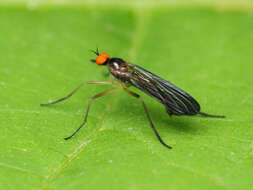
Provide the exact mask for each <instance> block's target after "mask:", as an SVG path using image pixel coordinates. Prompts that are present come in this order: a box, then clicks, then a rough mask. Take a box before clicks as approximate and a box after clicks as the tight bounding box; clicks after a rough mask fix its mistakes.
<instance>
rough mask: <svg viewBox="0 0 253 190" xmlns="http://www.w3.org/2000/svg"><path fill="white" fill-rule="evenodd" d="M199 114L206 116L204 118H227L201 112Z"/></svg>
mask: <svg viewBox="0 0 253 190" xmlns="http://www.w3.org/2000/svg"><path fill="white" fill-rule="evenodd" d="M199 114H200V115H202V116H204V117H216V118H226V116H225V115H211V114H208V113H203V112H199Z"/></svg>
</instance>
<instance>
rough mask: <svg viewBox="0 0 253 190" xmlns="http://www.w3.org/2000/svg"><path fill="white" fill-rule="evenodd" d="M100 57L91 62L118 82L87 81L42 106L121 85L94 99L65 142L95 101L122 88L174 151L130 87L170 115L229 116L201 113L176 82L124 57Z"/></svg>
mask: <svg viewBox="0 0 253 190" xmlns="http://www.w3.org/2000/svg"><path fill="white" fill-rule="evenodd" d="M93 52H94V53H95V54H96V55H97V58H96V60H94V59H92V60H91V62H95V63H97V65H103V66H107V67H108V70H109V72H110V74H111V75H112V76H113V77H114V78H115V79H116V80H117V81H118V82H116V83H115V82H108V81H101V82H85V83H82V84H81V85H79V86H78V87H77V88H76V89H75V90H74V91H72V92H71V93H70V94H69V95H67V96H65V97H63V98H60V99H58V100H56V101H54V102H51V103H48V104H41V106H47V105H50V104H56V103H58V102H61V101H63V100H66V99H68V98H69V97H71V96H72V95H73V94H74V93H75V92H76V91H77V90H78V89H79V88H80V87H82V86H83V85H85V84H100V85H112V84H117V87H115V88H112V89H109V90H107V91H105V92H102V93H99V94H97V95H95V96H93V97H92V98H91V99H90V101H89V103H88V106H87V110H86V114H85V116H84V120H83V122H82V124H81V125H80V126H79V128H78V129H77V130H76V131H75V132H74V133H73V134H72V135H71V136H69V137H67V138H65V140H68V139H70V138H71V137H73V136H74V135H75V134H76V133H77V132H78V131H79V130H80V129H81V128H82V127H83V126H84V124H85V123H86V121H87V117H88V113H89V108H90V105H91V103H92V101H93V100H94V99H96V98H99V97H102V96H105V95H107V94H109V93H111V92H113V91H115V90H117V89H119V88H120V87H122V88H123V89H124V90H125V91H126V92H127V93H128V94H130V95H132V96H134V97H136V98H138V99H139V100H140V101H141V103H142V105H143V107H144V110H145V112H146V115H147V117H148V120H149V123H150V126H151V128H152V129H153V131H154V132H155V135H156V136H157V138H158V140H159V141H160V142H161V143H162V144H163V145H164V146H165V147H167V148H170V149H171V148H172V147H171V146H169V145H167V144H166V143H165V142H164V141H163V140H162V138H161V137H160V135H159V133H158V131H157V130H156V128H155V126H154V124H153V122H152V119H151V117H150V114H149V112H148V109H147V107H146V104H145V103H144V101H143V99H142V98H141V96H140V95H138V94H136V93H135V92H132V91H130V90H129V89H128V87H129V86H134V87H136V88H138V89H140V90H141V91H143V92H145V93H146V94H148V95H149V96H151V97H153V98H155V99H156V100H158V101H159V102H160V103H162V104H163V105H164V106H165V108H166V111H167V113H168V114H169V115H179V116H180V115H188V116H189V115H196V114H200V115H203V116H206V117H217V118H224V117H225V116H218V115H210V114H207V113H203V112H200V105H199V103H198V102H197V101H196V100H195V99H194V98H193V97H192V96H190V95H189V94H188V93H186V92H185V91H183V90H181V89H180V88H178V87H176V86H175V85H173V84H172V83H170V82H168V81H166V80H164V79H162V78H160V77H158V76H157V75H155V74H153V73H151V72H149V71H147V70H145V69H143V68H141V67H139V66H137V65H134V64H132V63H129V62H126V61H124V60H123V59H121V58H110V55H109V54H107V53H101V54H100V53H99V52H98V49H97V51H93Z"/></svg>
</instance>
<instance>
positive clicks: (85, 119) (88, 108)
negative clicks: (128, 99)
mask: <svg viewBox="0 0 253 190" xmlns="http://www.w3.org/2000/svg"><path fill="white" fill-rule="evenodd" d="M117 89H119V86H117V87H115V88H112V89H109V90H106V91H105V92H102V93H99V94H97V95H95V96H93V97H92V98H91V99H90V100H89V103H88V106H87V109H86V113H85V116H84V120H83V122H82V124H81V125H80V126H79V127H78V129H77V130H76V131H75V132H74V133H73V134H72V135H70V136H69V137H66V138H64V139H65V140H68V139H70V138H71V137H73V136H74V135H75V134H76V133H77V132H78V131H79V130H80V129H81V128H82V127H83V126H84V125H85V123H86V121H87V117H88V114H89V110H90V105H91V103H92V101H93V100H95V99H97V98H99V97H102V96H105V95H107V94H109V93H111V92H113V91H115V90H117Z"/></svg>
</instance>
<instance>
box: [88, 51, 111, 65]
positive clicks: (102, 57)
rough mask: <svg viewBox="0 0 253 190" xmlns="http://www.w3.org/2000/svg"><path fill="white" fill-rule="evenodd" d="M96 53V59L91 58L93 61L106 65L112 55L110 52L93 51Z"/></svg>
mask: <svg viewBox="0 0 253 190" xmlns="http://www.w3.org/2000/svg"><path fill="white" fill-rule="evenodd" d="M92 52H94V53H95V54H96V55H97V58H96V59H91V62H93V63H96V64H97V65H106V63H107V61H108V60H109V59H110V55H109V54H108V53H99V52H98V49H97V51H93V50H92Z"/></svg>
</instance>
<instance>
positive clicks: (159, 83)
mask: <svg viewBox="0 0 253 190" xmlns="http://www.w3.org/2000/svg"><path fill="white" fill-rule="evenodd" d="M128 67H129V70H130V72H131V77H130V81H129V82H130V83H131V84H132V85H133V86H135V87H136V88H138V89H140V90H141V91H143V92H145V93H146V94H148V95H149V96H152V97H154V98H156V99H157V100H158V101H159V102H161V103H162V104H164V105H165V107H166V109H167V112H168V113H169V114H170V115H173V114H174V115H195V114H197V113H199V111H200V105H199V103H198V102H197V101H196V100H195V99H194V98H193V97H192V96H190V95H189V94H188V93H186V92H185V91H183V90H181V89H180V88H178V87H176V86H175V85H173V84H172V83H170V82H168V81H166V80H164V79H162V78H160V77H158V76H157V75H155V74H153V73H151V72H149V71H147V70H145V69H143V68H141V67H139V66H137V65H134V64H131V63H128Z"/></svg>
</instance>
